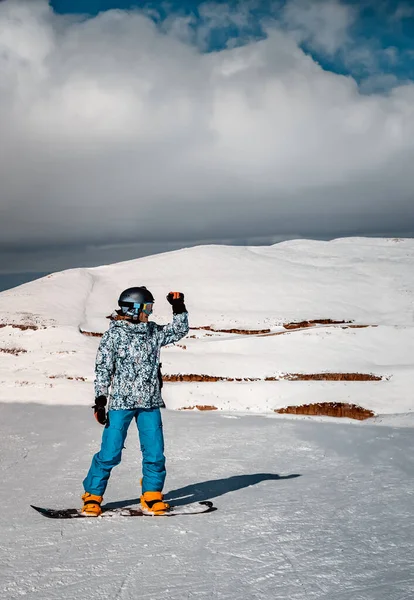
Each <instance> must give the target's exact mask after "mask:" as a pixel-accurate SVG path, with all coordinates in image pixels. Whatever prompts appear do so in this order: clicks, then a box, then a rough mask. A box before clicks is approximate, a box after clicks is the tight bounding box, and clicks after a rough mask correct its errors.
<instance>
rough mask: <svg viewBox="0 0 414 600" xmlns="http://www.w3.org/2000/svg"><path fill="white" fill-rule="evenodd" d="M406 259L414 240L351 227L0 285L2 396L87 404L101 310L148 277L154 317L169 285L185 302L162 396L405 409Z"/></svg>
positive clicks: (193, 402)
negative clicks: (343, 232)
mask: <svg viewBox="0 0 414 600" xmlns="http://www.w3.org/2000/svg"><path fill="white" fill-rule="evenodd" d="M413 265H414V240H411V239H371V238H346V239H338V240H334V241H331V242H321V241H310V240H295V241H288V242H283V243H279V244H276V245H274V246H270V247H269V246H266V247H230V246H200V247H196V248H190V249H184V250H179V251H175V252H169V253H165V254H159V255H155V256H150V257H146V258H141V259H137V260H133V261H128V262H123V263H119V264H115V265H108V266H102V267H97V268H89V269H72V270H69V271H64V272H61V273H56V274H53V275H49V276H47V277H45V278H43V279H40V280H37V281H34V282H31V283H27V284H25V285H22V286H20V287H18V288H15V289H12V290H9V291H6V292H3V293H1V294H0V359H1V360H0V385H1V387H0V390H1V396H0V400H1V401H7V402H9V401H11V402H15V401H24V402H27V401H31V402H41V403H48V404H60V403H67V404H85V405H87V404H90V403H91V401H92V399H93V389H92V382H93V377H94V373H93V369H94V358H95V353H96V349H97V346H98V343H99V337H98V335H99V334H101V333H102V332H104V331H105V329H106V328H107V327H108V324H109V322H108V319H107V318H106V317H107V316H108V315H109V314H110V313H111V312H112V311H113V309H114V308H115V307H116V305H117V298H118V296H119V293H120V292H121V291H122V290H123V289H125V288H126V287H129V286H132V285H146V286H147V287H148V288H149V289H150V290H151V291H152V292H153V294H154V296H155V298H156V304H155V310H154V314H153V318H154V319H155V320H156V321H157V322H160V323H162V322H167V321H168V320H169V319H170V306H169V305H168V303H167V301H166V300H165V296H166V294H167V293H168V291H169V290H171V289H175V290H177V289H178V290H181V291H184V292H185V295H186V304H187V307H188V309H189V312H190V327H191V328H192V329H191V330H190V333H189V335H188V337H187V338H186V339H184V340H182V341H181V342H180V343H179V344H177V345H176V346H173V347H169V348H166V349H165V350H164V351H163V356H162V360H163V371H164V375H165V376H166V379H167V383H166V385H165V388H164V390H165V392H164V396H165V401H166V404H167V406H168V407H170V408H189V407H194V406H209V407H214V408H218V409H224V410H234V411H254V412H273V411H274V410H275V409H279V408H283V407H286V406H295V405H304V404H311V403H315V402H331V403H332V402H343V403H351V404H357V405H359V406H362V407H363V408H365V409H369V410H372V411H373V412H374V413H408V412H410V411H411V410H412V408H413V407H414V400H413V399H412V393H411V390H412V389H413V387H414V365H413V360H412V357H413V356H414V335H413V333H414V269H413ZM301 322H306V323H302V326H298V323H301ZM318 322H319V323H318ZM309 325H312V326H309ZM238 331H240V332H243V333H238ZM252 332H253V333H252ZM247 333H249V335H247ZM87 334H89V335H87ZM91 334H94V335H91ZM327 374H328V375H327ZM183 376H184V377H183ZM314 377H318V380H317V381H314V380H312V378H314ZM355 378H357V379H362V381H361V380H360V381H352V379H355ZM176 379H184V380H186V381H184V382H179V383H176V382H175V380H176ZM203 379H204V380H203ZM212 379H218V381H214V382H213V381H211V380H212ZM291 379H296V380H295V381H292V380H291ZM298 379H299V380H298ZM301 379H306V380H301ZM329 379H336V380H334V381H331V380H329ZM341 379H342V380H341ZM168 380H172V381H171V382H169V381H168ZM237 380H239V381H237Z"/></svg>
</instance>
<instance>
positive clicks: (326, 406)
mask: <svg viewBox="0 0 414 600" xmlns="http://www.w3.org/2000/svg"><path fill="white" fill-rule="evenodd" d="M274 412H276V413H280V414H290V415H312V416H316V415H319V416H326V417H347V418H348V419H357V420H358V421H363V420H364V419H370V418H371V417H374V416H375V413H373V412H372V410H367V409H366V408H362V407H361V406H357V405H356V404H347V403H345V402H320V403H317V404H302V405H301V406H287V407H286V408H277V409H275V411H274Z"/></svg>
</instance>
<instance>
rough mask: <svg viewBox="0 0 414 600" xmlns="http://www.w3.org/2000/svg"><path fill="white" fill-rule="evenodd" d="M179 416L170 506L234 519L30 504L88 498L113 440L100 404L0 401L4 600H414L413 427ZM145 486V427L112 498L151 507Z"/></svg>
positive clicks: (170, 427)
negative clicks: (96, 459) (61, 513)
mask: <svg viewBox="0 0 414 600" xmlns="http://www.w3.org/2000/svg"><path fill="white" fill-rule="evenodd" d="M163 415H164V427H165V433H166V452H167V457H168V477H167V488H166V489H167V490H170V493H169V494H168V495H167V498H169V499H171V500H173V499H174V500H175V502H176V503H179V502H182V503H184V502H190V501H191V502H192V501H199V500H203V499H211V500H213V501H214V503H215V505H216V506H217V507H218V508H219V510H218V511H216V512H214V513H211V514H206V515H200V517H194V518H192V519H184V518H183V519H182V520H181V519H180V518H179V517H177V518H176V519H115V520H112V519H107V520H100V519H98V520H96V519H88V520H86V519H85V520H84V519H79V520H76V521H69V522H68V521H53V520H48V519H44V518H43V517H42V516H41V515H36V513H35V512H34V511H33V510H32V509H31V508H30V506H29V504H30V503H33V504H41V505H48V506H49V505H50V506H56V507H64V506H72V505H76V504H78V503H79V502H80V498H79V496H80V494H81V481H82V478H83V477H84V474H85V473H86V470H87V468H88V467H89V462H90V459H91V456H92V453H93V452H94V451H95V450H96V449H97V448H98V446H99V442H100V436H101V429H100V428H99V427H98V426H97V424H95V422H94V421H93V419H92V416H91V414H90V409H89V408H82V407H65V406H55V407H52V406H40V405H35V404H31V405H23V404H2V405H0V477H1V480H2V483H3V485H2V486H1V488H0V500H1V505H2V511H1V513H0V529H1V532H0V539H1V545H0V597H1V598H2V599H4V600H15V599H17V598H21V597H24V598H27V599H28V600H61V599H64V600H78V599H79V598H88V600H95V599H96V600H98V599H99V600H103V599H109V598H110V599H111V600H115V599H117V600H133V599H134V600H135V599H136V598H143V599H145V600H150V599H154V600H155V599H156V600H183V599H197V600H198V599H204V598H205V599H206V600H207V599H216V598H217V599H220V600H251V599H266V600H269V599H270V598H271V599H272V600H278V599H280V600H282V599H284V600H285V599H289V600H332V599H333V598H334V599H335V600H408V599H409V598H413V597H414V552H413V550H414V508H413V496H414V487H413V483H412V482H413V475H414V459H413V457H414V437H413V435H412V428H408V427H407V428H404V427H395V426H394V427H391V426H388V425H387V424H386V423H384V422H382V426H377V425H376V424H375V423H347V422H342V423H338V422H337V421H333V422H327V421H326V420H323V419H320V420H310V419H298V418H295V419H288V418H280V417H274V418H272V417H259V416H235V415H234V414H233V415H231V417H232V418H227V417H228V416H229V415H225V414H206V413H204V414H199V413H193V412H190V413H177V412H170V411H164V413H163ZM399 419H400V424H401V420H402V419H401V417H400V418H399ZM392 421H393V419H392V418H391V417H390V418H389V422H390V423H392ZM406 423H407V424H410V425H413V423H412V419H407V421H406ZM139 477H140V455H139V449H138V441H137V437H136V433H135V430H134V428H133V427H131V429H130V431H129V436H128V438H127V442H126V449H125V450H124V459H123V462H122V463H121V465H120V466H119V467H118V468H116V469H115V470H114V471H113V474H112V478H111V481H110V485H109V487H108V492H107V495H106V497H105V501H106V502H107V503H113V504H115V505H116V504H118V505H119V504H123V503H128V504H133V503H134V502H135V503H136V502H137V501H138V497H139V487H138V481H139ZM190 521H191V522H190Z"/></svg>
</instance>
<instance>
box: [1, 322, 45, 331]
mask: <svg viewBox="0 0 414 600" xmlns="http://www.w3.org/2000/svg"><path fill="white" fill-rule="evenodd" d="M3 327H13V329H21V331H27V330H28V329H30V330H32V331H36V330H37V329H40V327H39V326H38V325H23V324H20V323H0V329H3ZM42 329H46V328H45V327H42Z"/></svg>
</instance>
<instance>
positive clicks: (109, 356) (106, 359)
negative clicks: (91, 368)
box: [95, 330, 115, 398]
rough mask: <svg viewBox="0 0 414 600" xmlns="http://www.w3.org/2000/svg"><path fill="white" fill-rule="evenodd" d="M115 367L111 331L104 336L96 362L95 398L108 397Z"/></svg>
mask: <svg viewBox="0 0 414 600" xmlns="http://www.w3.org/2000/svg"><path fill="white" fill-rule="evenodd" d="M114 367H115V354H114V345H113V340H112V336H111V333H110V330H108V331H106V332H105V333H104V334H103V337H102V339H101V343H100V344H99V348H98V352H97V354H96V362H95V398H97V397H98V396H108V391H109V386H110V385H111V382H112V375H113V373H114Z"/></svg>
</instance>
